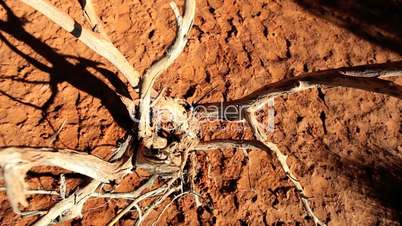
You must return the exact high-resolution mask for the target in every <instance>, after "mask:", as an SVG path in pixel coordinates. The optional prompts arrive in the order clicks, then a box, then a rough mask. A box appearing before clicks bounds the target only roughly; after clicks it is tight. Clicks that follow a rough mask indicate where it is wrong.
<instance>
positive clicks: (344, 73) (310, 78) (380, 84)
mask: <svg viewBox="0 0 402 226" xmlns="http://www.w3.org/2000/svg"><path fill="white" fill-rule="evenodd" d="M20 1H21V2H22V3H24V4H27V5H29V6H31V7H32V8H34V9H35V10H37V11H39V12H40V13H42V14H43V15H44V16H46V17H47V18H48V19H50V20H51V21H53V22H54V23H56V24H57V25H59V26H60V27H62V28H63V29H64V30H66V31H68V32H70V33H71V34H72V35H74V36H75V37H76V38H77V39H78V40H80V41H81V42H82V43H84V44H85V45H87V46H88V47H89V48H90V49H92V50H93V51H95V52H96V53H98V54H99V55H101V56H102V57H104V58H105V59H107V60H108V61H109V62H110V63H112V64H113V65H114V66H115V67H116V68H117V69H118V70H119V71H120V72H121V73H122V74H123V75H124V77H125V78H126V79H127V81H128V82H129V83H130V85H131V86H132V87H133V88H134V89H135V90H136V91H138V92H139V96H140V99H137V100H134V99H130V98H126V97H121V99H122V101H123V103H124V104H125V105H126V107H127V109H126V110H127V111H128V112H129V113H130V116H131V118H132V120H133V122H132V124H133V130H134V131H136V133H132V132H128V133H129V135H128V136H127V139H126V140H125V142H124V143H123V144H122V145H121V146H120V147H119V148H117V149H116V150H115V151H113V155H112V157H111V158H110V159H108V160H103V159H99V158H97V157H95V156H91V155H87V154H83V153H79V152H76V151H73V150H60V149H58V150H56V149H53V148H17V147H8V148H3V149H0V166H1V167H2V169H3V172H4V179H5V183H6V187H5V188H4V190H5V191H6V192H7V195H8V199H9V201H10V203H11V206H12V207H13V209H14V211H15V212H16V213H19V214H23V215H32V214H35V215H41V218H40V219H39V220H38V221H37V222H36V223H35V225H49V224H51V223H53V222H56V221H59V222H62V221H65V220H69V219H73V218H75V217H78V216H81V212H82V208H83V205H84V203H85V202H86V201H87V200H88V199H90V198H94V197H104V198H114V199H128V200H132V202H131V204H129V205H128V206H127V207H126V208H124V209H122V210H121V211H120V212H119V213H118V215H117V216H116V217H115V218H114V219H113V220H112V221H111V222H110V223H109V225H113V224H115V223H116V222H118V220H119V219H120V218H121V217H122V216H123V215H125V214H126V213H127V212H128V211H130V210H131V209H133V208H135V209H136V210H137V212H138V220H137V225H140V224H141V223H142V222H143V221H144V219H146V218H147V216H148V215H149V214H150V213H151V211H152V210H153V209H155V207H157V206H159V205H161V203H162V202H163V201H164V200H166V199H167V198H169V197H172V195H174V194H179V195H176V196H174V197H173V198H172V200H175V199H177V198H179V197H181V196H183V195H188V194H189V195H193V196H194V198H195V199H196V202H197V203H199V200H198V197H199V195H198V194H197V193H195V192H191V191H183V189H182V186H183V180H182V178H183V174H184V171H185V170H186V168H188V165H189V164H187V163H188V161H189V156H190V155H191V154H192V153H194V152H197V151H199V150H215V149H219V148H227V147H230V148H239V149H241V148H242V149H257V150H262V151H266V152H270V153H273V155H274V156H275V157H276V158H277V160H278V161H279V163H280V165H281V168H282V170H283V172H284V174H286V176H287V177H288V179H289V180H290V182H291V183H293V185H294V187H295V188H296V191H297V192H298V194H299V198H300V200H301V202H302V203H303V206H304V208H305V211H306V213H307V214H308V215H309V216H310V217H311V218H312V219H313V221H314V223H315V224H316V225H325V224H324V223H323V222H322V221H321V220H320V219H319V217H317V216H316V215H315V214H314V211H313V210H312V208H311V207H310V204H309V200H308V198H307V196H306V195H305V194H304V190H303V186H302V184H301V183H300V182H299V181H298V180H297V178H296V177H295V175H294V174H293V173H292V172H291V170H290V168H289V166H288V164H287V161H286V159H287V156H286V155H284V154H283V153H282V152H281V151H280V150H279V149H278V147H277V145H276V144H274V143H272V142H270V141H269V139H267V135H266V131H265V130H264V128H263V127H262V126H261V123H260V122H259V120H258V119H257V117H256V112H257V111H259V110H260V109H261V108H262V107H263V106H264V105H266V104H267V103H268V102H269V101H270V100H271V99H272V98H275V97H278V96H282V95H289V94H292V93H296V92H300V91H303V90H306V89H311V88H314V87H337V86H341V87H349V88H354V89H362V90H366V91H370V92H376V93H382V94H385V95H390V96H394V97H397V98H402V87H401V86H399V85H397V84H395V83H393V82H392V81H389V80H384V79H383V78H386V77H391V76H401V75H402V71H401V69H402V65H401V64H382V65H370V66H360V67H349V68H339V69H334V70H327V71H320V72H314V73H308V74H305V75H301V76H297V77H294V78H291V79H288V80H283V81H280V82H277V83H273V84H268V85H266V86H264V87H262V88H261V89H259V90H257V91H255V92H253V93H252V94H250V95H248V96H246V97H244V98H241V99H239V100H235V101H231V102H227V103H210V104H204V105H198V106H197V107H196V108H191V107H190V108H189V103H186V102H185V101H182V100H178V99H174V98H170V97H167V96H166V95H165V94H164V92H161V93H157V92H156V91H155V90H154V89H153V85H154V83H155V81H156V80H157V79H158V77H160V76H161V75H162V74H163V72H164V71H165V70H166V69H167V68H168V67H169V66H170V65H172V64H173V62H174V61H175V59H176V58H177V57H178V56H179V55H180V54H181V52H182V51H183V49H184V48H185V47H186V43H187V39H188V35H189V31H190V30H191V27H192V24H193V19H194V16H195V13H196V3H195V0H186V1H185V7H184V13H183V14H182V13H181V12H180V10H179V9H178V7H177V5H176V4H175V3H174V2H172V3H171V4H170V6H171V8H172V10H173V12H174V14H175V16H176V21H177V26H178V29H177V34H176V39H175V41H174V43H173V44H172V45H171V47H170V48H169V49H168V51H167V52H166V54H165V55H164V56H163V57H162V58H161V59H159V60H158V61H156V63H154V64H153V65H152V66H151V67H150V68H148V69H147V70H146V72H145V74H143V75H140V74H139V73H138V72H137V71H136V70H135V69H134V68H133V66H132V65H130V64H129V63H128V61H127V60H126V59H125V57H124V56H123V55H122V54H121V53H120V52H119V50H118V49H117V48H116V47H114V45H113V44H112V42H111V41H110V39H109V38H108V36H107V34H106V33H105V31H104V29H103V25H102V22H101V21H100V19H99V18H98V17H97V15H96V12H95V10H94V7H93V4H92V1H91V0H86V1H81V2H80V3H81V6H82V10H83V11H84V13H85V15H86V18H87V20H88V22H89V23H90V24H91V29H87V28H84V27H82V26H81V25H80V24H78V23H77V22H76V21H74V19H72V18H71V17H70V16H69V15H68V14H66V13H64V12H63V11H61V10H59V9H58V8H56V7H55V6H53V5H52V4H51V3H49V2H48V1H46V0H20ZM229 105H230V106H232V107H234V108H235V109H237V110H238V111H239V112H241V114H239V117H235V118H230V120H241V121H244V122H246V123H247V124H248V125H249V126H250V128H251V129H252V131H253V134H254V138H255V139H254V140H248V141H244V140H216V141H209V142H203V141H202V140H200V138H199V134H200V122H202V121H203V120H206V119H208V118H209V117H211V116H213V117H218V119H220V120H226V119H227V118H220V115H221V114H220V113H221V112H220V111H222V109H221V108H217V107H216V108H214V106H224V107H225V106H229ZM193 107H194V106H193ZM194 109H197V110H194ZM160 132H163V134H165V135H164V136H161V135H160V134H161V133H160ZM171 137H175V138H176V139H169V138H171ZM172 140H173V141H172ZM130 146H134V147H135V151H130V150H131V149H130V148H129V147H130ZM34 166H57V167H61V168H64V169H67V170H70V171H73V172H77V173H80V174H82V175H85V176H88V177H90V178H92V181H91V182H90V183H89V184H87V185H86V186H85V187H84V188H82V189H81V190H79V191H76V192H75V193H73V194H70V195H69V196H68V197H66V191H65V190H66V188H65V184H64V183H61V186H60V188H59V189H58V191H42V190H30V189H29V188H28V186H27V185H26V183H25V181H24V178H25V175H26V173H27V172H28V171H29V170H30V169H31V168H32V167H34ZM138 168H142V169H146V170H148V171H149V172H151V173H152V174H153V176H151V177H150V178H149V180H148V182H147V183H145V184H144V185H142V186H141V187H140V188H138V189H136V190H134V191H132V192H128V193H117V192H110V193H101V192H99V189H98V188H99V187H100V186H101V185H102V184H104V183H108V182H110V181H111V180H120V179H122V178H123V177H124V176H125V175H127V174H129V173H132V171H133V169H138ZM189 170H190V171H191V170H192V169H189ZM63 178H64V177H62V180H61V181H63V180H64V179H63ZM158 178H163V180H165V181H166V183H164V185H162V186H160V187H157V188H155V186H154V185H155V181H156V180H157V179H158ZM34 194H46V195H57V196H60V197H61V198H62V200H61V201H60V202H58V203H57V204H56V205H54V206H53V207H52V208H51V209H49V210H48V211H34V212H21V211H20V205H22V206H23V207H26V206H28V205H29V204H28V202H27V201H26V196H27V195H34ZM147 199H148V200H151V201H152V202H151V204H150V205H149V206H146V207H141V205H140V203H141V202H142V201H143V200H147ZM166 208H167V206H166V207H165V209H166ZM165 209H164V210H165ZM162 213H163V211H162ZM162 213H161V214H162Z"/></svg>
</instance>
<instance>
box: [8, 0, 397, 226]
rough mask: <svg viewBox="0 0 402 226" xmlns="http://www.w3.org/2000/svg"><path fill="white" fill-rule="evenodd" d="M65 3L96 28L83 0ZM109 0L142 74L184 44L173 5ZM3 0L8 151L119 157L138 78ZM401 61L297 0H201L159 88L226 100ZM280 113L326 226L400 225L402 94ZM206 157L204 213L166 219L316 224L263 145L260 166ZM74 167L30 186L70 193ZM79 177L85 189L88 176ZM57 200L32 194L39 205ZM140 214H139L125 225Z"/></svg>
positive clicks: (317, 93)
mask: <svg viewBox="0 0 402 226" xmlns="http://www.w3.org/2000/svg"><path fill="white" fill-rule="evenodd" d="M51 2H53V3H55V4H56V5H57V6H58V7H60V8H62V9H63V10H64V11H65V12H67V13H69V14H70V15H71V16H73V17H74V18H75V19H76V20H77V21H78V22H79V23H81V24H84V25H86V26H88V24H87V23H86V22H85V19H84V16H83V14H82V12H81V11H80V7H79V4H78V1H75V0H69V1H56V0H52V1H51ZM95 2H96V8H97V11H98V13H99V15H100V17H101V19H102V21H104V23H105V27H106V30H107V32H108V34H109V35H110V37H111V39H112V40H113V43H114V44H115V45H116V46H117V48H119V49H120V50H121V51H122V53H123V54H124V55H125V56H126V57H127V58H128V60H129V62H130V63H132V64H133V65H134V66H135V68H136V69H137V70H139V71H140V72H141V73H142V72H143V71H144V70H145V69H146V68H147V67H149V66H150V65H151V63H152V62H153V61H154V60H156V59H158V58H159V57H161V56H162V55H163V54H164V51H165V50H166V49H167V47H168V46H169V44H170V43H171V42H172V40H173V39H174V37H175V31H176V24H175V18H174V15H173V13H172V11H171V9H170V7H169V1H162V0H154V1H141V0H139V1H137V0H113V1H112V0H108V1H107V0H96V1H95ZM182 4H183V1H180V2H179V5H182ZM1 5H2V7H0V21H1V22H0V38H1V41H0V56H1V62H0V146H11V145H13V146H15V145H25V146H32V147H37V146H52V147H59V148H71V149H76V150H80V151H84V152H90V153H91V154H93V155H96V156H99V157H101V158H105V157H107V156H108V154H110V152H111V150H112V148H113V147H115V146H116V145H117V143H118V141H120V140H121V138H123V137H124V134H125V130H124V129H125V128H128V127H129V126H130V123H129V121H128V117H127V113H126V112H125V111H124V108H123V107H122V104H121V103H120V102H119V99H118V96H117V95H116V94H115V93H116V92H119V93H125V92H131V93H133V90H128V91H127V90H126V88H124V87H128V84H127V82H126V81H125V80H124V79H123V78H122V76H120V75H119V77H120V78H121V80H122V81H124V83H122V82H120V81H118V80H117V79H115V77H114V76H115V74H116V73H117V70H116V69H115V68H114V67H113V66H111V65H110V64H109V63H107V62H106V61H105V60H104V59H102V58H100V57H99V56H97V55H96V54H94V53H93V52H92V51H91V50H89V49H88V48H86V47H85V46H84V45H83V44H81V43H79V42H78V41H76V40H75V38H74V37H73V36H71V35H70V34H68V33H66V32H64V31H63V30H62V29H61V28H59V27H58V26H56V25H54V24H52V23H51V22H49V21H48V20H47V19H46V18H45V17H43V16H42V15H41V14H39V13H36V12H34V10H32V9H31V8H29V7H26V6H24V5H23V4H22V3H21V2H20V1H14V0H5V1H2V2H1ZM7 7H9V9H11V11H7V10H8V8H7ZM13 15H14V16H16V17H13ZM397 60H402V56H401V54H400V52H399V53H398V51H392V50H390V49H388V48H386V47H384V46H381V45H377V44H374V42H370V41H367V39H366V38H363V37H361V36H359V35H358V34H356V32H354V31H353V30H352V29H346V28H344V27H342V26H338V25H336V24H334V23H333V22H332V21H331V20H328V19H326V18H324V17H320V16H319V15H317V14H315V13H311V12H310V11H309V10H308V9H306V8H304V7H302V6H301V5H299V4H297V3H296V2H294V1H291V0H283V1H278V0H258V1H249V0H241V1H234V0H229V1H208V0H206V1H205V0H200V1H197V15H196V20H195V23H194V28H193V30H192V32H191V35H190V40H189V44H188V46H187V48H186V49H185V51H184V53H183V54H182V55H181V56H180V57H179V58H178V60H177V61H176V62H175V64H174V65H173V66H172V67H171V68H169V70H168V71H167V72H166V73H164V74H163V75H162V76H161V79H160V80H159V82H158V84H157V85H156V87H155V88H156V89H157V90H160V89H161V88H163V87H167V88H168V89H169V93H170V96H173V97H177V98H186V99H187V100H189V101H193V102H195V101H198V100H199V99H200V98H201V97H203V96H204V95H205V94H207V93H208V92H210V94H209V95H207V96H206V97H205V98H203V99H202V100H201V102H203V103H207V102H216V101H225V100H233V99H237V98H240V97H242V96H244V95H246V94H248V93H250V92H252V91H254V90H256V89H258V88H259V87H261V86H262V85H264V84H267V83H271V82H275V81H279V80H281V79H284V78H289V77H293V76H296V75H298V74H301V73H303V72H311V71H317V70H323V69H330V68H337V67H344V66H354V65H363V64H372V63H384V62H388V61H397ZM396 82H398V84H401V83H402V79H401V78H399V79H397V80H396ZM211 90H212V91H211ZM275 113H276V115H275V130H274V132H273V133H271V134H270V138H271V139H272V141H273V142H275V143H277V144H278V145H279V148H280V149H281V150H282V151H283V152H285V153H286V154H287V155H289V160H288V163H289V165H290V166H291V169H292V170H293V171H294V172H295V175H297V177H298V178H299V179H300V181H301V183H302V185H304V188H305V191H306V194H307V195H308V196H309V197H310V200H311V205H312V208H313V209H314V211H315V213H316V214H317V215H318V216H319V218H320V219H322V220H324V221H325V222H326V223H328V225H399V221H400V220H401V219H402V217H401V216H402V213H401V210H402V205H401V203H402V200H401V198H400V197H398V195H399V193H400V192H401V189H402V173H401V172H402V167H401V166H402V164H401V163H402V139H401V133H402V129H401V114H402V102H401V100H398V99H397V98H393V97H387V96H384V95H380V94H372V93H368V92H364V91H358V90H352V89H346V88H332V89H324V88H323V89H313V90H310V91H305V92H301V93H298V94H295V95H290V96H286V97H282V98H277V99H275ZM63 122H65V126H64V127H63V128H62V130H61V132H60V134H59V136H58V137H57V138H56V139H53V138H54V134H55V133H56V131H57V130H58V129H59V128H60V126H61V125H62V124H63ZM203 136H204V139H206V140H209V139H214V138H236V139H242V138H250V131H249V130H248V129H247V128H243V127H242V125H241V124H235V123H229V124H228V123H213V124H211V125H210V126H208V127H206V128H204V130H203ZM197 159H198V167H199V170H200V171H202V174H201V175H200V178H199V181H197V182H196V185H197V189H198V191H199V192H200V193H201V194H202V197H203V207H202V208H199V209H197V208H196V206H195V203H194V201H193V200H192V198H191V197H189V196H188V197H184V198H182V199H179V200H178V201H176V202H175V203H174V204H173V205H172V206H171V207H170V208H169V209H168V211H167V212H166V213H165V214H164V215H163V217H162V219H161V221H160V222H159V224H160V225H214V224H215V225H313V222H312V221H311V220H309V219H308V217H306V214H305V211H304V210H303V206H302V204H301V202H300V201H299V198H298V197H297V195H296V191H295V189H294V188H293V187H292V184H291V183H290V182H289V180H288V179H287V178H286V176H285V175H284V173H283V172H282V170H281V169H280V166H279V163H278V162H277V161H276V160H275V159H274V158H273V156H271V155H270V154H267V153H265V152H261V151H251V152H249V158H248V160H247V158H246V157H245V155H244V153H243V152H242V151H236V150H216V151H211V152H208V153H202V152H201V153H198V154H197ZM61 172H64V171H62V170H60V169H54V168H51V169H49V168H46V167H41V168H37V169H35V170H33V171H32V172H30V173H29V174H28V177H27V178H26V179H27V181H29V184H30V186H31V188H37V189H39V188H41V189H57V187H58V180H59V176H58V175H59V174H60V173H61ZM147 175H148V174H147V173H146V172H137V173H133V174H131V175H129V176H127V178H125V179H124V180H123V182H122V183H121V184H120V185H119V186H118V187H117V191H131V190H134V189H135V188H136V187H137V186H139V184H140V183H141V181H142V180H144V179H146V176H147ZM67 177H68V178H70V179H68V187H69V189H71V190H73V189H75V188H77V186H80V185H82V184H83V183H85V181H86V180H85V178H83V177H81V176H79V175H76V174H67ZM57 201H58V199H57V198H55V197H49V196H35V197H31V198H30V199H29V202H30V204H31V206H30V208H29V210H37V209H48V208H50V207H51V206H52V205H53V204H54V203H56V202H57ZM0 202H1V204H0V222H1V225H29V224H32V223H33V222H35V220H37V217H25V218H23V217H19V216H17V215H16V214H14V213H13V211H12V209H11V207H10V205H9V203H8V201H7V198H6V196H5V194H4V192H2V193H0ZM127 203H128V202H126V201H123V200H120V201H117V200H105V199H92V200H90V201H89V202H88V203H87V204H86V205H85V209H84V213H83V218H82V219H76V220H73V221H72V222H67V223H64V225H104V224H105V223H107V222H108V221H109V220H110V219H112V217H114V216H115V215H116V213H117V211H118V210H119V209H121V208H123V207H124V206H125V205H127ZM155 216H156V215H155V214H154V215H152V217H150V218H149V219H148V220H147V222H148V223H149V224H151V223H152V222H153V220H154V217H155ZM135 219H136V214H135V212H134V211H133V212H132V213H130V214H128V215H127V216H125V217H124V218H123V220H121V221H120V224H121V225H132V224H133V223H134V220H135ZM159 224H158V225H159Z"/></svg>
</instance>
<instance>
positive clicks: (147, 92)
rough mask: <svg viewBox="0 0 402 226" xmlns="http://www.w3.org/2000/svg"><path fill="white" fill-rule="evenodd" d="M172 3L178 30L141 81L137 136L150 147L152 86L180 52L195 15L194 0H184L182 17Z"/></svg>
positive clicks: (184, 44)
mask: <svg viewBox="0 0 402 226" xmlns="http://www.w3.org/2000/svg"><path fill="white" fill-rule="evenodd" d="M171 5H173V11H174V12H175V14H176V18H177V24H178V31H177V35H176V40H175V42H174V43H173V45H172V46H171V47H170V48H169V50H168V51H167V53H166V55H165V56H164V57H163V58H162V59H160V60H158V61H157V62H156V63H154V64H153V65H152V66H151V67H150V68H149V69H148V70H147V71H146V73H145V75H144V77H143V80H142V81H141V102H140V123H139V136H140V137H141V138H144V140H145V145H146V146H147V147H150V146H151V145H152V142H153V141H152V138H151V139H150V137H151V136H152V131H151V125H150V122H151V118H150V117H151V116H150V104H151V93H152V87H153V84H154V83H155V81H156V80H157V78H158V77H159V76H160V75H161V74H162V73H163V72H164V71H165V70H166V69H167V68H168V67H169V66H170V65H172V64H173V62H174V61H175V59H176V58H177V57H178V56H179V55H180V54H181V52H182V51H183V49H184V47H185V46H186V44H187V36H188V33H189V31H190V30H191V27H192V25H193V20H194V16H195V0H186V3H185V13H184V16H183V18H181V17H179V16H178V12H177V11H178V10H177V6H175V4H174V3H173V4H171Z"/></svg>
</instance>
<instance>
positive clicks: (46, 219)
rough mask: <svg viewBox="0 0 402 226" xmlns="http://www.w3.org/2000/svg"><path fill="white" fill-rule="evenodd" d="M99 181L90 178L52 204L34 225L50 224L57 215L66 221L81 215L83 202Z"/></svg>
mask: <svg viewBox="0 0 402 226" xmlns="http://www.w3.org/2000/svg"><path fill="white" fill-rule="evenodd" d="M101 183H102V182H100V181H97V180H92V181H91V182H90V183H89V184H88V185H86V186H85V187H84V188H83V189H81V190H79V191H77V192H75V193H74V194H72V195H70V196H69V197H68V198H66V199H63V200H61V201H60V202H58V203H57V204H56V205H54V206H53V207H52V208H51V209H50V210H49V212H47V214H46V215H45V216H43V217H42V218H41V219H39V220H38V221H37V222H36V223H35V224H34V226H47V225H50V224H51V223H52V222H53V220H54V219H56V218H58V217H60V218H61V219H60V221H66V220H70V219H73V218H75V217H77V216H81V211H82V207H83V205H84V203H85V202H86V201H87V200H88V199H89V198H90V197H91V195H90V194H92V193H93V192H95V190H96V189H97V188H98V187H99V185H100V184H101Z"/></svg>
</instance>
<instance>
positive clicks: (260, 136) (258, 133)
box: [246, 109, 325, 226]
mask: <svg viewBox="0 0 402 226" xmlns="http://www.w3.org/2000/svg"><path fill="white" fill-rule="evenodd" d="M247 113H248V114H247V115H246V118H247V120H248V122H249V124H250V126H251V128H252V129H253V131H254V135H255V137H256V138H257V140H259V141H261V142H262V143H263V144H264V145H265V148H264V149H267V148H268V149H269V150H271V151H272V153H273V154H274V155H275V156H276V158H277V159H278V161H279V163H280V165H281V167H282V169H283V171H285V174H286V176H287V177H288V178H289V179H290V181H291V182H292V183H293V185H294V186H295V187H296V191H297V192H298V194H299V198H300V199H301V201H302V203H303V205H304V208H305V209H306V211H307V214H308V215H309V216H310V217H312V218H313V220H314V223H315V224H316V225H321V226H324V225H325V224H324V223H323V222H322V221H321V220H320V219H319V218H318V217H317V216H316V215H315V214H314V212H313V210H312V209H311V207H310V203H309V200H308V199H307V196H306V195H305V193H304V189H303V187H302V185H301V184H300V182H299V181H298V180H297V179H296V177H295V176H294V175H293V173H292V171H291V170H290V168H289V166H288V164H287V162H286V159H287V156H286V155H284V154H283V153H282V152H281V151H280V150H279V148H278V147H277V146H276V144H274V143H272V142H269V141H268V139H267V138H266V135H265V134H264V132H263V130H262V129H261V128H260V126H259V123H258V120H257V118H256V117H255V111H252V109H248V110H247Z"/></svg>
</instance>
